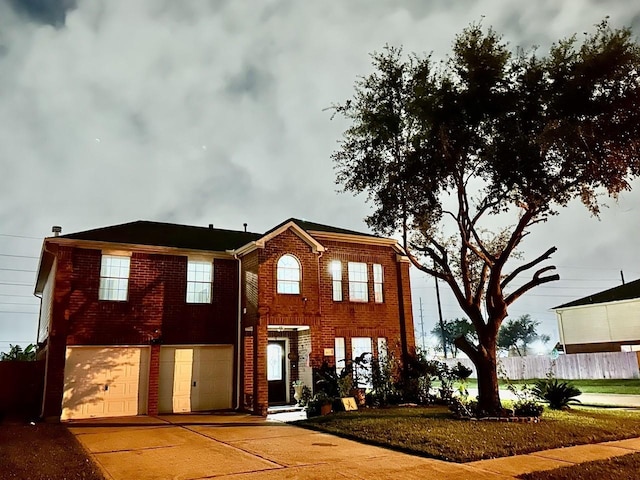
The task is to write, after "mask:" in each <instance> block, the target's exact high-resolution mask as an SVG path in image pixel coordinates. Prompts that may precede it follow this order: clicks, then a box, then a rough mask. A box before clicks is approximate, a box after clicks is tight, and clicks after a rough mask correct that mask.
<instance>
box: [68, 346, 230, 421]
mask: <svg viewBox="0 0 640 480" xmlns="http://www.w3.org/2000/svg"><path fill="white" fill-rule="evenodd" d="M158 385H159V386H158V388H159V392H158V393H159V410H160V412H161V413H170V412H190V411H201V410H214V409H224V408H231V406H232V390H233V388H232V386H233V347H232V346H230V345H224V346H211V347H209V346H208V347H162V348H161V350H160V372H159V379H158ZM148 391H149V348H148V347H68V348H67V353H66V363H65V381H64V395H63V400H62V416H61V418H62V419H63V420H70V419H81V418H93V417H96V418H97V417H118V416H129V415H139V414H145V413H147V402H148Z"/></svg>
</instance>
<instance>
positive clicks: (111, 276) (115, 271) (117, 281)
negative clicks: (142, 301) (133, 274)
mask: <svg viewBox="0 0 640 480" xmlns="http://www.w3.org/2000/svg"><path fill="white" fill-rule="evenodd" d="M130 260H131V259H130V258H129V257H125V256H120V255H102V261H101V263H100V289H99V291H98V298H99V299H100V300H113V301H126V300H127V296H128V291H129V265H130Z"/></svg>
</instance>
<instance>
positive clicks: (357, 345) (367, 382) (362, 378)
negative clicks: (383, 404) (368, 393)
mask: <svg viewBox="0 0 640 480" xmlns="http://www.w3.org/2000/svg"><path fill="white" fill-rule="evenodd" d="M363 353H371V354H373V342H372V339H371V337H351V360H355V359H356V358H357V357H359V356H360V355H362V354H363ZM353 368H354V373H356V376H357V377H358V385H355V378H354V386H355V387H357V388H372V387H373V385H372V383H371V362H369V363H368V364H366V365H364V366H360V367H358V366H356V365H354V366H353ZM356 369H357V372H355V370H356Z"/></svg>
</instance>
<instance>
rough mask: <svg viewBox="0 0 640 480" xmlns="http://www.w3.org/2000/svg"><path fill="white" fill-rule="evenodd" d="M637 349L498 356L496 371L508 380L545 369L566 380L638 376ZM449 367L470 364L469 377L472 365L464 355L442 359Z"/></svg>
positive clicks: (541, 375) (542, 373) (541, 374)
mask: <svg viewBox="0 0 640 480" xmlns="http://www.w3.org/2000/svg"><path fill="white" fill-rule="evenodd" d="M638 353H640V352H603V353H573V354H568V355H560V356H558V358H556V359H552V358H551V357H550V356H548V355H538V356H528V357H501V358H499V359H498V364H499V368H498V372H499V373H498V375H499V376H501V377H502V376H505V375H506V377H507V378H509V379H510V380H523V379H528V378H544V377H546V376H547V374H548V373H549V372H551V373H552V374H553V376H554V377H556V378H564V379H570V380H579V379H585V380H586V379H597V378H640V371H639V369H638V363H639V357H640V355H639V354H638ZM443 361H444V362H445V363H447V364H448V365H449V366H450V367H452V366H454V365H455V364H456V363H458V362H460V363H462V364H463V365H465V366H467V367H469V368H471V369H472V370H473V373H472V374H471V378H476V369H475V367H474V366H473V363H472V362H471V360H469V359H468V358H448V359H445V360H443Z"/></svg>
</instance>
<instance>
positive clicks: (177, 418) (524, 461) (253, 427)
mask: <svg viewBox="0 0 640 480" xmlns="http://www.w3.org/2000/svg"><path fill="white" fill-rule="evenodd" d="M68 426H69V430H70V431H71V432H72V433H73V434H75V435H76V438H77V439H78V440H79V441H80V443H81V444H82V445H83V446H84V448H85V449H86V450H87V451H88V452H89V453H90V454H91V455H92V456H93V458H94V459H95V461H96V463H97V464H98V465H99V466H100V468H101V469H102V471H103V473H104V475H105V477H106V478H107V479H110V480H120V479H122V480H124V479H127V480H128V479H132V478H135V479H139V480H146V479H149V480H151V479H154V480H155V479H185V480H186V479H193V480H196V479H204V478H217V479H223V480H224V479H234V480H242V479H247V478H251V479H314V480H315V479H328V478H331V479H333V478H343V479H345V478H347V479H362V480H364V479H370V478H376V479H387V478H388V479H396V478H403V479H408V480H411V479H416V480H417V479H424V478H430V479H434V480H436V479H442V480H448V479H452V480H453V479H455V480H459V479H460V478H473V479H477V480H490V479H496V480H497V479H511V478H514V475H518V474H520V473H525V472H530V471H534V470H546V469H553V468H557V467H558V466H566V465H571V464H575V463H580V462H584V461H590V460H595V459H601V458H606V457H609V456H612V455H622V454H625V453H631V452H634V451H640V439H632V440H624V441H620V442H609V443H606V444H600V445H584V446H579V447H568V448H562V449H557V450H548V451H545V452H537V453H534V454H529V455H519V456H516V457H508V458H500V459H495V460H483V461H479V462H472V463H467V464H457V463H449V462H443V461H440V460H432V459H427V458H422V457H417V456H413V455H407V454H404V453H400V452H394V451H392V450H387V449H384V448H380V447H374V446H370V445H364V444H361V443H358V442H354V441H351V440H346V439H343V438H339V437H335V436H333V435H329V434H325V433H319V432H313V431H310V430H305V429H302V428H300V427H295V426H292V425H287V424H285V423H281V422H275V421H268V420H265V419H263V418H260V417H254V416H250V415H244V414H235V413H230V414H218V415H208V414H207V415H166V416H160V417H127V418H117V419H101V420H94V421H90V422H89V421H84V422H79V421H77V422H70V423H69V425H68Z"/></svg>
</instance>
